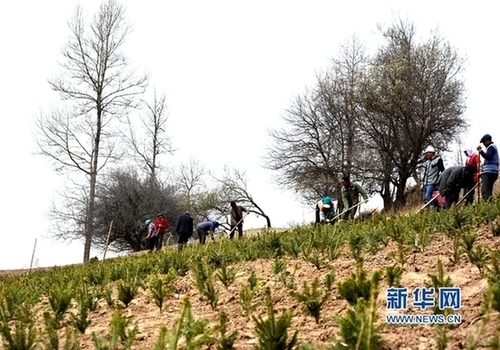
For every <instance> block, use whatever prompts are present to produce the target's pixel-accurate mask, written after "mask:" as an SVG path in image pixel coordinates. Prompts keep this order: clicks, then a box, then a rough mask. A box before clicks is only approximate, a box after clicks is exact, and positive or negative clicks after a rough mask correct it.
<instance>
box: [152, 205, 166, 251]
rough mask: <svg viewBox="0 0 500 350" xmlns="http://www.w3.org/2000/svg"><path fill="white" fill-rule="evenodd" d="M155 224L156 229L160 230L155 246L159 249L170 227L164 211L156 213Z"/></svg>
mask: <svg viewBox="0 0 500 350" xmlns="http://www.w3.org/2000/svg"><path fill="white" fill-rule="evenodd" d="M155 226H156V231H158V238H157V239H156V242H155V248H156V249H157V250H159V249H161V247H162V246H163V237H164V236H165V232H166V231H167V228H168V221H167V219H166V218H165V216H163V213H158V214H157V215H156V220H155Z"/></svg>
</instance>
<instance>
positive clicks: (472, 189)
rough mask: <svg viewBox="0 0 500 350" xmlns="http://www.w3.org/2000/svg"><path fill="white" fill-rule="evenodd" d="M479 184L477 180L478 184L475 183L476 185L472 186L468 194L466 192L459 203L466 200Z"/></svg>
mask: <svg viewBox="0 0 500 350" xmlns="http://www.w3.org/2000/svg"><path fill="white" fill-rule="evenodd" d="M477 185H479V182H476V184H475V185H474V187H472V188H471V189H470V190H469V191H468V192H467V193H466V194H464V196H463V197H462V198H461V199H460V200H459V201H458V202H457V205H459V204H460V203H462V202H463V201H464V199H466V198H467V196H468V195H469V194H470V193H471V192H472V191H474V190H475V189H476V187H477Z"/></svg>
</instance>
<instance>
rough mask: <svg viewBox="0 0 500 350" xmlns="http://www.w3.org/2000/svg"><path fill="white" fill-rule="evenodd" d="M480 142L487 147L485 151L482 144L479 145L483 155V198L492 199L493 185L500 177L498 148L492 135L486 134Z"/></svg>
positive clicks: (478, 149) (478, 148) (479, 150)
mask: <svg viewBox="0 0 500 350" xmlns="http://www.w3.org/2000/svg"><path fill="white" fill-rule="evenodd" d="M479 143H482V144H483V145H484V147H486V151H483V148H482V147H481V145H479V146H478V147H477V151H478V152H479V154H480V155H481V157H483V159H484V161H483V172H482V173H481V198H483V199H484V200H485V201H487V200H490V198H491V195H492V193H493V185H494V184H495V181H496V180H497V179H498V149H497V146H496V145H495V144H494V143H493V141H491V135H490V134H486V135H484V136H483V137H481V140H480V141H479Z"/></svg>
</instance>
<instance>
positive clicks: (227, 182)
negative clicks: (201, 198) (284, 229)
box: [215, 166, 271, 228]
mask: <svg viewBox="0 0 500 350" xmlns="http://www.w3.org/2000/svg"><path fill="white" fill-rule="evenodd" d="M215 180H216V182H217V183H218V187H217V188H218V194H219V207H218V208H219V210H221V212H222V213H223V214H224V215H225V216H226V217H227V215H228V214H229V210H228V204H229V203H230V202H231V201H236V202H238V203H239V204H242V205H243V206H244V207H245V208H246V209H248V211H249V212H251V213H255V214H257V215H259V216H262V217H264V218H265V219H266V224H267V227H268V228H271V218H270V217H269V216H268V215H267V214H266V213H265V212H264V210H263V209H262V207H261V206H259V205H258V204H257V201H256V200H255V199H254V198H253V197H252V195H251V193H250V191H249V190H248V178H247V176H246V172H245V171H241V170H238V169H235V168H229V167H227V166H225V167H224V172H223V174H222V176H220V177H216V178H215Z"/></svg>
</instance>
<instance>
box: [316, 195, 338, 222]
mask: <svg viewBox="0 0 500 350" xmlns="http://www.w3.org/2000/svg"><path fill="white" fill-rule="evenodd" d="M334 216H335V208H334V206H333V202H332V199H331V198H330V196H327V195H324V196H323V198H322V199H320V200H319V201H318V202H317V203H316V220H315V223H316V224H319V223H321V222H324V221H325V220H330V219H332V218H333V217H334Z"/></svg>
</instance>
